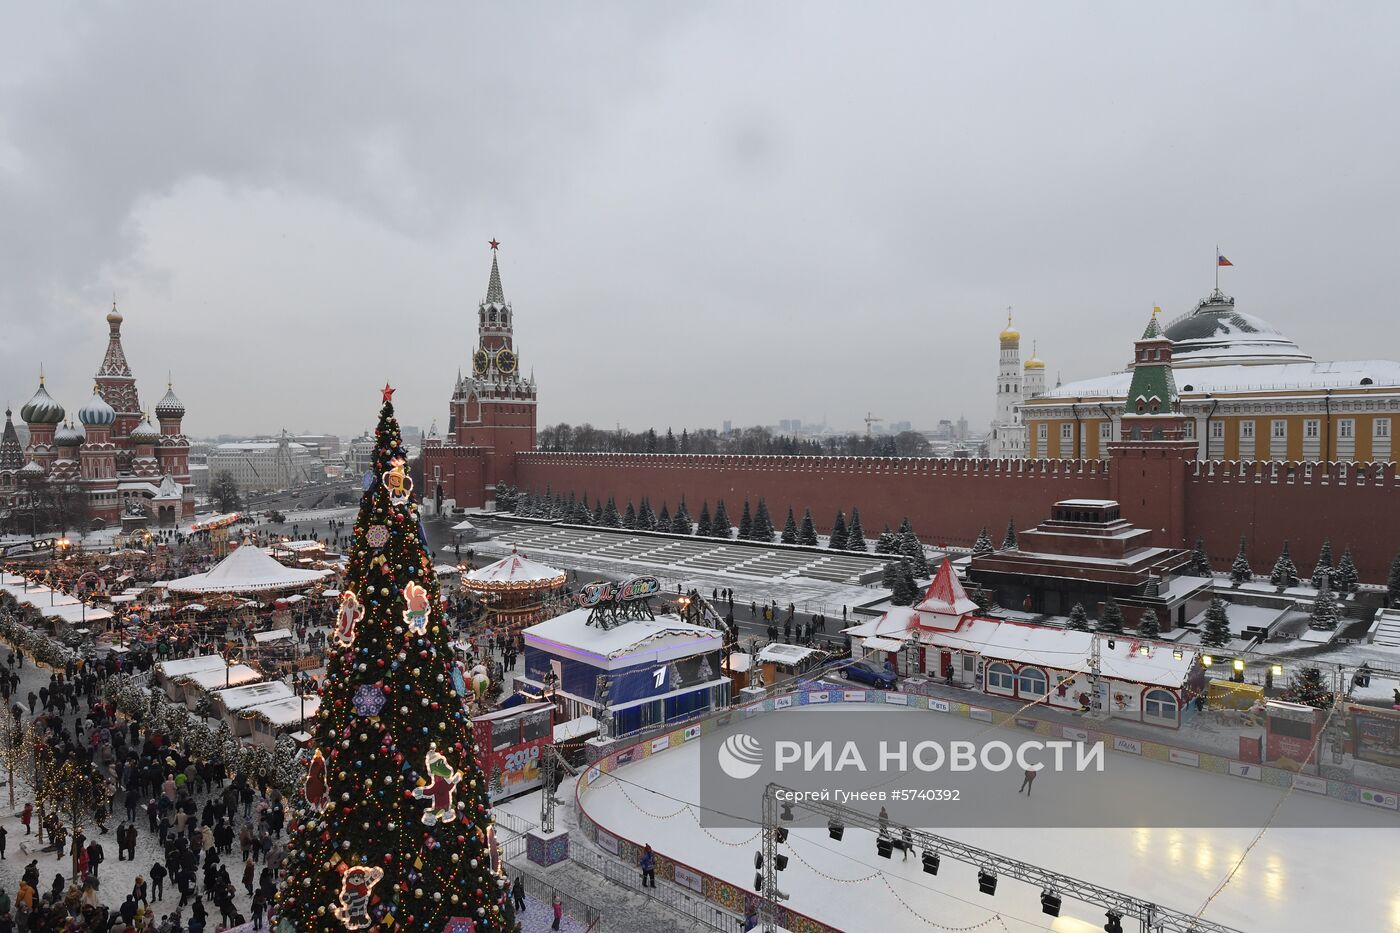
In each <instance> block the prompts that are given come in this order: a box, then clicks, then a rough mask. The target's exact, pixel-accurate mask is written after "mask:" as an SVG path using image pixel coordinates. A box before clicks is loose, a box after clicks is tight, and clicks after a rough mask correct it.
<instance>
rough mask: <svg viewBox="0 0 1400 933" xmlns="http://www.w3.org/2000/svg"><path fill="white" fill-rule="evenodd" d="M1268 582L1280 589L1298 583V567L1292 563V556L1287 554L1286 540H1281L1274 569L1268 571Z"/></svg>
mask: <svg viewBox="0 0 1400 933" xmlns="http://www.w3.org/2000/svg"><path fill="white" fill-rule="evenodd" d="M1269 583H1270V584H1271V585H1273V586H1274V587H1277V588H1278V589H1280V590H1282V589H1286V588H1287V587H1290V586H1297V585H1298V568H1297V567H1295V566H1294V565H1293V558H1292V557H1290V556H1289V554H1288V542H1287V541H1284V542H1283V550H1282V551H1281V552H1280V553H1279V555H1278V560H1276V561H1274V569H1273V570H1272V571H1271V572H1270V573H1269Z"/></svg>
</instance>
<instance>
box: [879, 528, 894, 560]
mask: <svg viewBox="0 0 1400 933" xmlns="http://www.w3.org/2000/svg"><path fill="white" fill-rule="evenodd" d="M895 551H896V548H895V538H894V532H892V531H890V526H889V523H888V522H886V523H885V530H884V531H882V532H880V537H878V538H876V539H875V553H876V554H893V553H895Z"/></svg>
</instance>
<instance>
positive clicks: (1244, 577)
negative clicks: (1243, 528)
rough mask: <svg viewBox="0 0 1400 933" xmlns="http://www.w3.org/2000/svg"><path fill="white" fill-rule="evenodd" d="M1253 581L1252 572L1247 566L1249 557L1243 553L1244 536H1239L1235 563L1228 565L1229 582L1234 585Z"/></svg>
mask: <svg viewBox="0 0 1400 933" xmlns="http://www.w3.org/2000/svg"><path fill="white" fill-rule="evenodd" d="M1253 579H1254V571H1253V569H1251V568H1250V566H1249V555H1248V554H1246V553H1245V548H1244V536H1243V535H1241V536H1240V552H1239V553H1238V554H1236V555H1235V561H1234V563H1232V564H1231V565H1230V580H1231V582H1233V583H1235V584H1236V585H1238V584H1241V583H1248V582H1249V581H1250V580H1253Z"/></svg>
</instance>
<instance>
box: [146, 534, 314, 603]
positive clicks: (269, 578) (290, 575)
mask: <svg viewBox="0 0 1400 933" xmlns="http://www.w3.org/2000/svg"><path fill="white" fill-rule="evenodd" d="M330 575H331V571H329V570H297V569H295V568H292V567H284V566H282V565H281V564H279V563H278V562H277V561H276V560H274V559H273V558H272V555H270V554H268V553H267V552H266V551H264V550H263V549H262V548H259V547H254V546H252V545H250V544H246V545H244V546H242V547H240V548H238V549H237V550H235V551H234V552H233V553H232V554H230V555H229V556H228V557H225V558H224V559H223V560H221V561H219V563H218V565H217V566H215V567H214V569H213V570H210V571H209V572H208V573H196V574H193V575H192V576H188V577H181V578H180V579H178V580H171V581H170V582H169V583H167V584H166V589H168V590H169V591H170V592H172V593H247V592H255V591H258V590H284V589H291V588H293V587H297V586H308V585H310V584H312V583H315V582H316V581H317V580H324V579H325V578H326V577H328V576H330Z"/></svg>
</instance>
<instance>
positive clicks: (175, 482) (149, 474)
mask: <svg viewBox="0 0 1400 933" xmlns="http://www.w3.org/2000/svg"><path fill="white" fill-rule="evenodd" d="M107 326H108V329H109V336H108V340H107V353H106V355H105V356H104V357H103V359H102V365H101V367H99V369H98V370H97V376H96V380H95V384H94V386H93V390H92V397H91V398H90V399H88V400H87V402H85V403H84V404H83V406H82V407H81V408H79V409H78V411H77V417H76V421H75V420H74V419H73V418H67V412H66V411H65V410H64V408H63V406H62V405H61V404H59V403H58V401H56V400H55V399H54V398H53V396H51V395H49V391H48V388H47V387H46V386H45V384H44V377H43V375H42V374H41V375H40V376H39V388H38V390H37V391H35V393H34V397H33V398H31V399H30V400H29V401H28V402H26V403H25V404H24V406H23V407H21V408H20V410H19V416H20V419H21V420H22V421H24V423H25V425H27V426H28V428H29V442H28V444H27V445H25V446H23V447H21V445H20V442H19V435H18V432H17V431H16V430H15V425H14V421H13V414H12V413H11V411H10V410H9V409H8V408H7V409H6V411H5V427H4V433H3V435H0V504H4V505H7V506H9V507H11V508H13V507H16V506H19V505H21V504H22V503H23V501H24V500H25V497H26V496H28V495H31V494H33V493H34V491H35V490H37V489H39V488H41V487H43V486H46V485H47V486H50V487H52V486H58V487H67V488H69V489H73V488H76V489H79V490H81V491H82V492H83V493H84V494H85V495H86V497H87V501H88V507H89V512H90V516H91V520H92V526H93V527H94V528H106V527H113V526H116V525H117V524H119V523H120V522H121V521H122V518H123V517H124V516H125V517H127V518H128V519H138V520H139V519H140V518H142V517H144V518H145V519H146V520H147V521H148V522H149V523H151V524H155V525H162V526H170V525H173V524H175V523H176V522H178V521H180V520H182V519H187V518H191V517H193V516H194V487H193V485H192V484H191V482H190V467H189V450H190V444H189V439H188V438H186V437H185V435H184V433H183V432H182V430H181V427H180V422H181V421H182V420H183V418H184V416H185V406H184V405H183V404H182V403H181V402H180V399H179V398H177V397H176V395H175V391H174V388H173V387H172V386H170V385H167V386H166V393H165V396H164V397H163V398H162V399H161V400H160V401H159V402H157V403H156V406H155V409H154V413H155V423H152V421H151V417H150V415H149V414H147V413H146V412H143V411H142V409H141V402H140V397H139V395H138V394H137V390H136V378H135V377H134V376H133V375H132V374H131V366H130V365H129V364H128V363H127V361H126V353H125V351H124V350H123V349H122V335H121V330H122V315H121V312H119V311H118V310H117V307H116V305H115V304H113V305H112V310H111V311H110V312H108V314H107Z"/></svg>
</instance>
